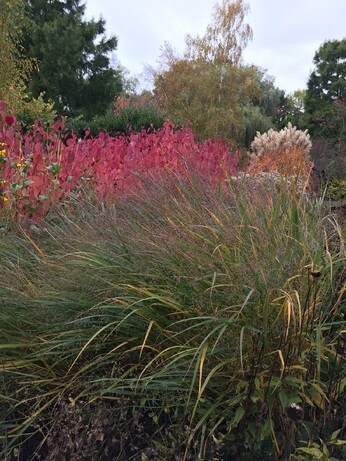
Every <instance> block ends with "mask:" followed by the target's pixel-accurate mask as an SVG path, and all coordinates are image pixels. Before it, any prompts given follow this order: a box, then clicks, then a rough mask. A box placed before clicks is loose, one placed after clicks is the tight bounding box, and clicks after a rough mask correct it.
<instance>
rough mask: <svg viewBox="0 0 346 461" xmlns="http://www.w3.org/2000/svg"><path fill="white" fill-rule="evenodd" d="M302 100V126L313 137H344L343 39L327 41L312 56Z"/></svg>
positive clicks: (345, 62)
mask: <svg viewBox="0 0 346 461" xmlns="http://www.w3.org/2000/svg"><path fill="white" fill-rule="evenodd" d="M313 61H314V65H315V68H314V70H313V71H312V73H311V75H310V78H309V81H308V88H307V91H306V97H305V114H306V115H305V123H306V125H307V128H308V129H309V131H310V133H311V134H312V136H315V137H316V136H325V137H338V138H339V137H340V135H343V136H345V122H346V120H345V117H346V39H343V40H331V41H326V42H325V43H324V44H323V45H322V46H321V47H320V48H319V49H318V50H317V52H316V54H315V56H314V60H313Z"/></svg>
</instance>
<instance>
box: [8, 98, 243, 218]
mask: <svg viewBox="0 0 346 461" xmlns="http://www.w3.org/2000/svg"><path fill="white" fill-rule="evenodd" d="M5 109H6V106H5V105H4V104H2V105H1V107H0V111H1V117H0V181H1V182H0V213H1V215H2V216H4V214H6V213H12V214H14V215H16V216H18V217H23V216H30V217H39V216H44V215H46V214H47V212H49V211H52V210H53V211H54V210H57V209H59V208H60V207H61V206H62V205H63V204H66V203H72V202H75V203H76V202H77V201H78V200H80V199H81V197H82V196H83V195H84V194H92V196H93V198H94V199H95V200H97V201H99V202H102V203H110V202H114V200H116V199H117V198H118V197H121V196H122V195H123V194H129V193H131V192H133V191H135V190H136V188H138V187H143V185H144V184H145V181H146V180H149V179H150V180H151V179H154V180H159V179H162V180H164V179H165V177H166V176H167V175H170V176H171V177H172V175H179V176H182V175H189V174H191V172H193V171H196V172H198V173H200V174H201V175H202V176H203V177H204V178H205V179H206V180H208V181H210V182H211V183H218V182H219V181H222V180H223V179H225V178H226V177H227V176H229V175H234V174H235V173H236V171H237V165H238V162H239V157H240V153H239V152H236V153H233V154H232V153H230V152H229V149H228V148H227V147H226V145H225V144H224V143H223V142H222V141H221V140H220V139H212V140H207V141H205V142H203V143H198V142H197V141H196V140H195V138H194V135H193V133H192V131H191V130H190V129H188V128H184V129H176V127H175V126H174V125H173V124H172V123H171V122H170V121H166V122H165V124H164V126H163V127H162V128H161V129H159V130H156V131H155V130H152V131H145V130H142V131H141V132H139V133H130V135H129V136H124V135H119V136H116V137H112V136H110V135H108V134H106V133H100V134H99V135H98V136H97V137H90V135H89V133H86V136H85V138H83V139H78V138H77V135H76V134H75V133H73V132H72V133H71V132H69V131H67V130H65V129H64V125H63V124H62V123H60V122H59V123H55V124H53V125H52V126H51V127H50V128H49V129H45V128H44V126H43V125H42V123H40V122H38V121H37V122H35V124H34V126H33V128H32V130H31V131H28V132H25V133H23V132H22V131H21V130H20V128H18V126H17V125H16V123H15V119H14V118H11V117H10V116H9V115H8V114H6V111H5ZM8 122H11V123H8Z"/></svg>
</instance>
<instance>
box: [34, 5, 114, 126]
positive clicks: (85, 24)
mask: <svg viewBox="0 0 346 461" xmlns="http://www.w3.org/2000/svg"><path fill="white" fill-rule="evenodd" d="M25 2H26V8H27V13H28V17H29V20H30V22H31V26H30V30H29V31H28V33H27V34H26V37H25V38H26V39H25V47H26V52H27V56H28V57H30V58H34V59H36V61H37V63H38V69H37V70H35V71H34V72H33V74H32V77H31V81H30V84H29V89H30V91H31V92H32V94H33V95H34V96H38V95H39V94H40V93H42V92H44V93H45V95H46V98H48V99H50V100H52V101H53V102H54V103H55V107H56V109H57V111H58V113H60V114H64V115H70V116H78V115H84V116H85V117H86V118H91V117H92V116H94V115H100V114H103V113H105V112H106V110H107V109H108V107H109V106H110V104H111V103H112V101H113V100H114V97H115V96H117V95H118V94H119V93H120V92H121V90H122V74H121V70H120V69H119V68H114V67H112V65H111V53H112V52H114V51H115V50H116V47H117V38H116V37H115V36H112V37H109V38H107V37H106V36H105V21H104V20H103V19H99V20H98V21H95V20H94V19H92V20H90V21H87V20H85V18H84V12H85V5H84V4H83V3H81V0H50V1H46V0H25Z"/></svg>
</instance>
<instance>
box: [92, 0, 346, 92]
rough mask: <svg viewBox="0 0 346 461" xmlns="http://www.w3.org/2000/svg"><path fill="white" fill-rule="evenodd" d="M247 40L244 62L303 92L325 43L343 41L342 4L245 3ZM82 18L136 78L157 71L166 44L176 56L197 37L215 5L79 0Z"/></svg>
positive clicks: (203, 0)
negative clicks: (102, 30)
mask: <svg viewBox="0 0 346 461" xmlns="http://www.w3.org/2000/svg"><path fill="white" fill-rule="evenodd" d="M247 3H248V4H249V5H250V13H249V14H248V15H247V17H246V21H247V22H248V23H249V24H250V26H251V27H252V30H253V40H252V42H250V44H249V45H248V47H247V48H246V50H245V52H244V62H245V63H246V64H255V65H257V66H260V67H262V68H264V69H266V70H267V74H268V75H271V76H273V77H275V84H276V86H278V87H279V88H280V89H282V90H285V91H286V92H288V93H292V92H293V91H295V90H297V89H305V87H306V83H307V80H308V78H309V75H310V73H311V71H312V69H313V57H314V54H315V52H316V51H317V49H318V48H319V47H320V45H322V43H323V42H324V41H326V40H335V39H337V40H341V39H343V38H346V0H247ZM85 4H86V16H87V18H88V19H89V18H91V17H94V18H95V19H99V18H100V16H101V17H102V18H103V19H105V21H106V29H107V34H108V35H116V36H117V37H118V48H117V51H116V57H117V58H118V60H119V62H120V64H121V65H122V66H124V67H125V68H126V69H128V70H129V72H130V75H132V76H136V75H139V74H141V73H142V72H143V70H144V66H145V65H150V66H154V67H155V66H157V60H158V58H159V56H160V48H161V47H162V45H163V44H164V42H165V41H166V42H169V43H170V44H171V45H172V46H173V48H174V49H175V50H176V51H177V53H178V54H180V53H182V52H183V51H184V48H185V36H186V35H187V34H191V35H193V36H195V35H196V34H199V35H203V34H204V32H205V30H206V27H207V25H208V24H209V23H210V22H211V20H212V9H213V6H214V5H215V4H216V0H149V1H144V0H85Z"/></svg>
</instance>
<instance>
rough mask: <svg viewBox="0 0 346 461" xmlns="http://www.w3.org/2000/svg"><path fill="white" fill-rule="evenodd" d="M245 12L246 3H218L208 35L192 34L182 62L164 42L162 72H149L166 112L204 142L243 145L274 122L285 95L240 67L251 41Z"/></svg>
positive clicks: (260, 73) (258, 73) (255, 70)
mask: <svg viewBox="0 0 346 461" xmlns="http://www.w3.org/2000/svg"><path fill="white" fill-rule="evenodd" d="M247 12H248V5H247V4H245V3H244V2H243V1H242V0H235V1H231V0H223V1H222V2H221V3H220V4H216V6H215V7H214V11H213V16H212V21H211V23H210V24H209V26H208V27H207V29H206V32H205V34H204V35H203V36H197V37H192V36H190V35H188V36H187V38H186V47H185V52H184V54H183V55H182V56H180V57H179V56H176V54H175V51H174V49H173V48H172V47H171V46H170V45H169V44H167V43H166V44H165V46H164V48H163V53H162V56H161V61H162V66H161V68H160V69H158V70H154V69H151V73H152V75H153V80H154V94H155V97H156V99H157V101H158V104H159V107H160V108H161V110H162V111H163V112H164V113H166V114H168V115H169V116H170V117H171V118H172V119H174V120H176V121H178V122H179V123H188V124H190V125H191V126H192V128H193V129H194V130H195V132H197V133H198V134H199V135H200V136H202V137H204V138H206V137H211V136H215V135H219V136H221V137H222V138H223V139H225V140H236V141H237V142H238V143H239V144H241V145H245V146H248V145H249V143H250V142H251V140H252V139H253V137H254V136H255V135H256V131H257V130H267V129H268V128H270V127H271V126H272V124H273V123H276V118H277V114H278V112H279V111H278V107H279V106H280V104H281V100H280V98H281V96H282V95H281V93H282V92H281V91H280V90H278V89H277V88H276V87H275V86H274V83H273V80H271V79H269V78H267V76H266V75H265V72H264V71H262V70H260V69H259V68H258V67H256V66H245V65H243V63H242V52H243V49H244V48H245V47H246V45H247V43H248V42H249V40H251V38H252V31H251V28H250V26H249V25H248V24H246V23H245V16H246V14H247ZM281 105H282V104H281Z"/></svg>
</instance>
